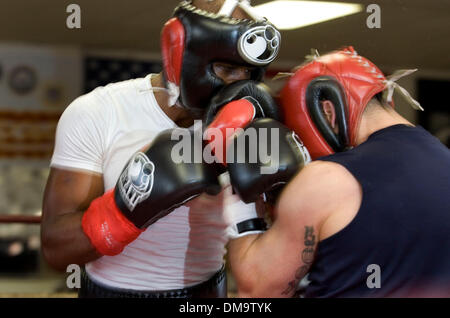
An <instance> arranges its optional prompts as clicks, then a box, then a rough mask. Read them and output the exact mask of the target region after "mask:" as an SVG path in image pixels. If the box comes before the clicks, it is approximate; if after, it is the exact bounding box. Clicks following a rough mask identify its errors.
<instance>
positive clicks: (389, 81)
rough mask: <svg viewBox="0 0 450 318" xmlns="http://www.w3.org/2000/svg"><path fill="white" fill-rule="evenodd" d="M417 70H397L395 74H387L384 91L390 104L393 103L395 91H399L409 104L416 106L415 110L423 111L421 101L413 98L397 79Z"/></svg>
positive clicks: (385, 97) (385, 98)
mask: <svg viewBox="0 0 450 318" xmlns="http://www.w3.org/2000/svg"><path fill="white" fill-rule="evenodd" d="M415 71H417V69H413V70H398V71H395V72H394V74H392V75H390V76H387V77H386V81H385V83H386V89H385V90H384V92H383V99H384V100H385V101H386V102H387V103H389V104H390V103H392V96H393V95H394V91H397V92H398V93H400V95H401V96H403V98H404V99H405V100H406V101H407V102H408V104H410V105H411V107H412V108H414V109H415V110H422V111H423V108H422V106H421V105H420V104H419V102H418V101H416V100H415V99H414V98H412V96H411V95H410V94H409V92H408V91H407V90H406V89H405V88H403V87H401V86H400V85H399V84H397V83H396V81H397V80H399V79H400V78H402V77H404V76H407V75H409V74H412V73H414V72H415Z"/></svg>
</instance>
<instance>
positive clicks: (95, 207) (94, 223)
mask: <svg viewBox="0 0 450 318" xmlns="http://www.w3.org/2000/svg"><path fill="white" fill-rule="evenodd" d="M81 227H82V228H83V231H84V233H85V234H86V235H87V236H88V238H89V240H90V242H91V244H92V245H93V246H94V247H95V249H96V250H97V252H99V253H100V254H102V255H109V256H113V255H117V254H120V253H121V252H122V251H123V249H124V248H125V246H127V245H128V244H129V243H131V242H132V241H134V240H135V239H136V238H137V237H138V236H139V234H141V233H142V232H143V231H144V230H141V229H139V228H137V227H136V226H135V225H134V224H133V223H132V222H131V221H129V220H128V219H127V218H126V217H125V216H124V215H123V214H122V212H120V210H119V209H118V207H117V205H116V203H115V201H114V189H112V190H110V191H108V192H106V193H105V194H104V195H103V196H101V197H99V198H97V199H95V200H94V201H92V202H91V205H90V206H89V208H88V209H87V210H86V212H85V213H84V215H83V218H82V220H81Z"/></svg>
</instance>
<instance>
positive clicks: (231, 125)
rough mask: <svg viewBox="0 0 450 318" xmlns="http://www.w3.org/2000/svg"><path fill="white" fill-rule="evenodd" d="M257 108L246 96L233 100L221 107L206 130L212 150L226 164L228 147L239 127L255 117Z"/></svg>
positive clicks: (206, 136)
mask: <svg viewBox="0 0 450 318" xmlns="http://www.w3.org/2000/svg"><path fill="white" fill-rule="evenodd" d="M255 114H256V110H255V107H254V106H253V104H252V103H251V101H249V100H248V99H246V98H243V99H239V100H235V101H232V102H230V103H228V104H226V105H225V106H223V108H221V109H220V111H219V112H218V114H217V115H216V117H215V118H214V120H213V121H212V123H211V124H210V125H209V126H208V128H207V129H206V131H205V139H206V140H209V143H208V144H209V147H211V152H212V153H213V154H214V155H215V156H216V158H217V159H218V160H219V162H220V163H223V164H224V165H225V166H226V158H227V157H226V149H227V147H228V145H229V142H230V141H231V139H232V138H230V137H232V136H233V135H234V133H235V131H236V129H237V128H244V127H245V126H247V125H248V124H249V123H250V122H251V121H252V120H253V119H254V117H255ZM216 137H218V138H216Z"/></svg>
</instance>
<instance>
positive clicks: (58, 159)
mask: <svg viewBox="0 0 450 318" xmlns="http://www.w3.org/2000/svg"><path fill="white" fill-rule="evenodd" d="M150 88H151V75H148V76H147V77H145V78H139V79H133V80H128V81H124V82H120V83H115V84H109V85H107V86H105V87H99V88H97V89H95V90H94V91H92V92H90V93H89V94H86V95H83V96H81V97H79V98H77V99H76V100H75V101H73V102H72V103H71V104H70V105H69V106H68V107H67V109H66V110H65V111H64V113H63V115H62V116H61V119H60V121H59V123H58V128H57V133H56V142H55V150H54V154H53V157H52V160H51V167H59V168H63V169H82V170H88V171H94V172H97V173H101V174H102V175H103V179H104V185H105V191H107V190H109V189H111V188H113V187H114V186H115V184H116V181H117V179H118V177H119V175H120V173H121V171H122V169H123V167H124V166H125V164H126V163H127V161H128V159H129V158H130V157H131V156H132V155H133V154H134V153H135V152H136V151H138V150H139V149H141V148H142V147H144V146H145V145H146V144H148V143H150V142H151V141H152V140H153V138H155V136H156V135H157V134H158V133H159V132H161V131H163V130H165V129H168V128H173V127H176V124H175V123H174V122H173V121H172V120H171V119H170V118H169V117H167V116H166V114H165V113H164V112H163V111H162V110H161V108H160V107H159V106H158V104H157V102H156V99H155V97H154V94H153V92H152V91H151V89H150ZM223 201H224V191H222V193H220V194H219V195H218V196H216V197H214V200H211V201H208V200H206V201H205V199H204V198H202V197H199V198H196V199H194V200H192V201H191V202H189V203H187V204H186V205H184V206H181V207H179V208H177V209H175V210H174V211H173V212H171V213H169V214H168V215H167V216H165V217H163V218H161V219H160V220H158V221H157V222H156V223H154V224H152V225H151V226H150V227H149V228H147V229H146V231H145V232H144V233H142V234H141V235H140V236H139V237H138V239H136V240H135V241H134V242H132V243H131V244H129V245H128V246H127V247H125V249H124V251H123V252H122V253H121V254H119V255H116V256H103V257H101V258H99V259H97V260H95V261H93V262H90V263H88V264H86V271H87V273H88V274H89V276H90V278H91V279H92V280H94V281H96V282H98V283H101V284H104V285H107V286H111V287H117V288H125V289H137V290H167V289H179V288H184V287H188V286H192V285H195V284H198V283H201V282H204V281H205V280H207V279H208V278H210V277H211V276H212V275H213V274H214V273H216V272H217V271H218V270H219V269H220V268H221V266H222V264H223V258H224V255H225V252H226V249H225V244H226V243H227V237H226V228H227V225H226V222H225V220H224V217H223V213H222V212H223Z"/></svg>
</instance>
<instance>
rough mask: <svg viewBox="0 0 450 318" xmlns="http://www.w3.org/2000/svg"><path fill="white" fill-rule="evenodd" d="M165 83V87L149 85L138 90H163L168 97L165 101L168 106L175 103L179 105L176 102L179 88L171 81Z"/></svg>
mask: <svg viewBox="0 0 450 318" xmlns="http://www.w3.org/2000/svg"><path fill="white" fill-rule="evenodd" d="M166 85H167V87H166V88H165V87H150V88H149V89H144V90H140V92H144V91H160V92H161V91H162V92H165V93H167V95H168V96H169V99H168V101H167V103H168V106H169V107H172V106H175V105H176V106H180V105H179V103H177V101H178V97H179V96H180V88H179V87H178V86H177V85H175V84H174V83H172V82H167V84H166ZM180 107H181V106H180Z"/></svg>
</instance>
